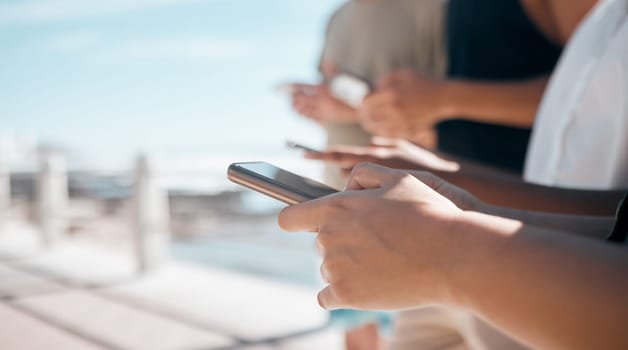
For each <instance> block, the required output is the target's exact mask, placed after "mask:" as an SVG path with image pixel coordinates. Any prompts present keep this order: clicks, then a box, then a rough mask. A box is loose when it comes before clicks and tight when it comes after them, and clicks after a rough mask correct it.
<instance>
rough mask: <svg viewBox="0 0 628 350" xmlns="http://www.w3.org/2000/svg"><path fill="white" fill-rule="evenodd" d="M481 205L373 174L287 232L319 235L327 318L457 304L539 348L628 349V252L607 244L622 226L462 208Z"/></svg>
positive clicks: (313, 208) (285, 214)
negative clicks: (344, 310)
mask: <svg viewBox="0 0 628 350" xmlns="http://www.w3.org/2000/svg"><path fill="white" fill-rule="evenodd" d="M421 180H423V181H421ZM469 200H471V201H476V199H474V197H472V196H471V195H470V194H469V193H467V192H465V191H463V190H461V189H460V188H457V187H454V186H452V185H450V184H448V183H446V182H444V181H442V180H440V179H438V178H436V177H434V176H433V175H429V174H427V175H426V174H425V173H416V174H409V173H407V172H405V171H401V170H392V169H387V168H382V167H380V166H376V165H369V164H366V165H359V166H358V167H356V168H355V169H354V171H353V173H352V176H351V177H350V180H349V182H348V185H347V190H346V191H345V192H341V193H338V194H335V195H331V196H328V197H323V198H320V199H317V200H313V201H310V202H305V203H302V204H298V205H295V206H291V207H287V208H285V209H284V210H283V211H282V212H281V213H280V215H279V224H280V226H281V227H282V228H283V229H285V230H287V231H309V232H315V233H317V238H316V241H317V245H318V247H319V252H320V254H321V255H322V257H323V263H322V265H321V276H322V278H323V280H324V281H326V283H328V286H327V287H326V288H325V289H323V290H322V291H321V292H320V293H319V296H318V300H319V303H320V305H321V306H322V307H324V308H326V309H335V308H339V307H351V308H356V309H368V310H374V309H375V310H404V309H408V308H412V307H416V306H418V305H424V304H445V305H452V306H455V307H457V308H462V309H466V310H470V311H471V312H473V313H474V314H476V315H478V316H479V317H482V318H483V319H486V320H487V321H489V322H490V323H491V324H494V325H496V326H497V327H499V328H500V329H501V330H503V331H504V332H506V333H507V334H509V335H511V336H512V337H514V338H516V339H518V340H520V341H522V342H524V343H525V344H527V345H528V346H530V347H532V348H550V349H551V348H568V349H576V348H583V349H622V348H626V347H628V333H626V332H625V329H624V328H625V327H624V325H625V324H626V322H628V300H627V299H626V298H625V295H626V293H628V254H626V250H625V249H626V248H625V247H622V246H620V245H618V244H611V243H604V242H603V241H602V240H603V239H604V238H606V237H607V236H608V235H609V233H610V232H611V229H612V226H613V220H612V218H610V217H608V218H592V217H577V216H564V215H558V216H557V215H552V214H543V213H527V212H520V211H516V210H515V211H512V210H510V209H507V208H498V209H494V210H498V211H499V213H500V214H507V215H510V216H511V217H512V218H510V219H507V218H503V217H498V216H493V215H490V213H488V214H487V213H481V212H477V211H466V210H463V209H461V208H460V207H459V206H458V205H456V203H459V202H462V203H464V202H468V201H469ZM476 207H478V208H480V207H485V208H490V207H491V206H489V205H486V204H480V203H476ZM619 212H620V213H621V214H625V213H626V209H625V208H622V209H621V210H620V211H619ZM513 218H515V219H513ZM622 220H623V219H620V220H618V222H620V221H622ZM619 229H620V230H621V231H622V232H614V239H615V240H622V241H625V238H626V235H627V234H628V232H626V227H619ZM487 286H490V287H487ZM601 325H603V326H601Z"/></svg>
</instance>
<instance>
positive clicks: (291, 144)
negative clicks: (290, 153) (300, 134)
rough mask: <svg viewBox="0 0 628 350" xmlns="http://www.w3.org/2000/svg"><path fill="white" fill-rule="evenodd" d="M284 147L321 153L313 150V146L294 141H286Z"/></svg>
mask: <svg viewBox="0 0 628 350" xmlns="http://www.w3.org/2000/svg"><path fill="white" fill-rule="evenodd" d="M286 147H288V148H290V149H293V150H298V151H305V152H310V153H322V152H321V151H319V150H315V149H314V148H311V147H307V146H303V145H302V144H299V143H296V142H294V141H286Z"/></svg>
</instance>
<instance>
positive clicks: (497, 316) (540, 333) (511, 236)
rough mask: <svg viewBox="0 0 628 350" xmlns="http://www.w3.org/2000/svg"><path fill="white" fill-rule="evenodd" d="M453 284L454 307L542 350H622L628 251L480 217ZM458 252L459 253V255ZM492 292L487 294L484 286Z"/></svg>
mask: <svg viewBox="0 0 628 350" xmlns="http://www.w3.org/2000/svg"><path fill="white" fill-rule="evenodd" d="M465 216H466V218H465V219H463V220H462V221H461V226H460V227H459V230H463V231H464V232H466V233H469V232H473V233H471V237H469V238H470V239H473V240H477V241H476V242H477V243H475V244H477V245H476V246H475V247H476V248H477V249H474V250H473V251H472V252H471V253H470V254H467V256H466V258H468V260H465V263H464V265H466V266H468V269H466V270H465V271H459V273H457V275H456V276H454V277H453V278H452V280H453V281H455V282H454V283H453V284H452V285H451V290H452V291H453V293H455V296H454V298H453V299H454V300H455V302H454V303H455V304H456V305H458V306H462V307H465V308H468V309H471V310H474V311H475V312H476V313H478V314H479V315H481V316H482V317H484V318H486V319H488V320H490V321H491V322H492V323H493V324H495V325H497V326H498V327H500V328H502V329H503V330H505V331H506V332H508V333H510V334H511V335H513V336H515V337H517V338H519V339H522V340H524V341H525V342H527V343H528V344H530V345H532V346H533V347H534V348H540V349H623V348H627V347H628V336H627V333H626V330H625V325H626V322H628V298H626V295H627V294H626V293H628V254H627V253H628V252H626V250H625V248H623V247H618V246H614V245H611V244H608V243H598V242H595V241H592V240H588V239H583V238H577V237H573V236H568V235H565V234H564V233H562V232H557V231H552V230H548V229H540V228H537V227H534V226H527V225H521V223H519V222H516V221H512V220H506V219H501V218H496V217H489V216H485V215H481V214H469V213H467V214H465ZM463 254H464V253H463ZM487 286H490V288H487Z"/></svg>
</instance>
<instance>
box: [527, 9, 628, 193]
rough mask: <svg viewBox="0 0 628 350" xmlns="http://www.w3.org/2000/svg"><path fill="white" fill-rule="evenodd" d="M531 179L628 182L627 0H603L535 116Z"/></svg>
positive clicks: (598, 184)
mask: <svg viewBox="0 0 628 350" xmlns="http://www.w3.org/2000/svg"><path fill="white" fill-rule="evenodd" d="M524 176H525V179H526V181H529V182H534V183H539V184H543V185H548V186H556V187H568V188H580V189H598V190H605V189H624V188H628V0H604V1H601V2H600V3H599V4H598V5H597V6H596V8H595V9H594V10H593V11H592V12H591V13H590V14H589V15H588V17H587V18H586V20H585V21H584V22H583V23H582V24H581V25H580V27H579V28H578V30H577V31H576V33H575V34H574V36H573V38H572V40H571V41H570V42H569V44H568V46H567V48H566V49H565V51H564V53H563V56H562V58H561V60H560V62H559V65H558V67H557V69H556V71H555V73H554V75H553V76H552V79H551V81H550V84H549V86H548V88H547V91H546V94H545V96H544V98H543V102H542V104H541V108H540V110H539V113H538V115H537V117H536V121H535V124H534V129H533V133H532V139H531V142H530V146H529V149H528V155H527V160H526V166H525V175H524Z"/></svg>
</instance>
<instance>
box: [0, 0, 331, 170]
mask: <svg viewBox="0 0 628 350" xmlns="http://www.w3.org/2000/svg"><path fill="white" fill-rule="evenodd" d="M341 2H342V1H341V0H317V1H297V0H268V1H261V0H213V1H212V0H204V1H193V0H109V1H103V2H95V1H85V0H0V52H1V53H2V54H1V55H0V82H1V83H0V131H1V130H14V131H16V132H18V133H22V132H23V133H34V134H36V135H37V136H38V137H39V139H41V140H43V141H46V142H53V143H58V144H63V145H67V146H68V147H69V148H71V149H74V150H78V151H79V152H82V153H83V155H84V156H85V157H86V158H92V157H93V158H94V161H95V162H106V161H119V160H121V159H122V158H125V157H130V156H131V155H133V154H135V153H136V152H137V151H139V150H155V151H166V152H203V151H213V152H217V151H218V152H219V151H221V150H223V149H224V150H233V149H243V150H246V151H250V150H251V149H255V150H263V149H274V148H275V147H279V146H280V145H282V144H283V142H284V140H285V139H286V138H294V139H296V140H299V141H303V142H305V143H315V144H320V142H321V138H322V134H321V132H320V130H318V129H317V128H316V127H315V126H314V125H312V124H310V123H308V122H303V121H300V120H298V118H297V117H296V116H295V115H294V114H293V113H292V112H291V111H290V109H289V106H288V104H287V101H286V100H285V99H284V98H282V97H281V96H280V95H278V94H277V93H276V92H274V91H273V86H274V85H276V84H277V83H280V82H283V81H286V80H294V79H302V80H312V79H315V78H316V72H315V66H316V61H317V58H318V51H319V49H320V46H321V39H322V33H323V29H324V25H325V22H326V20H327V18H328V16H329V14H330V13H331V11H332V10H333V9H334V8H336V7H337V6H338V5H339V4H340V3H341Z"/></svg>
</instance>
